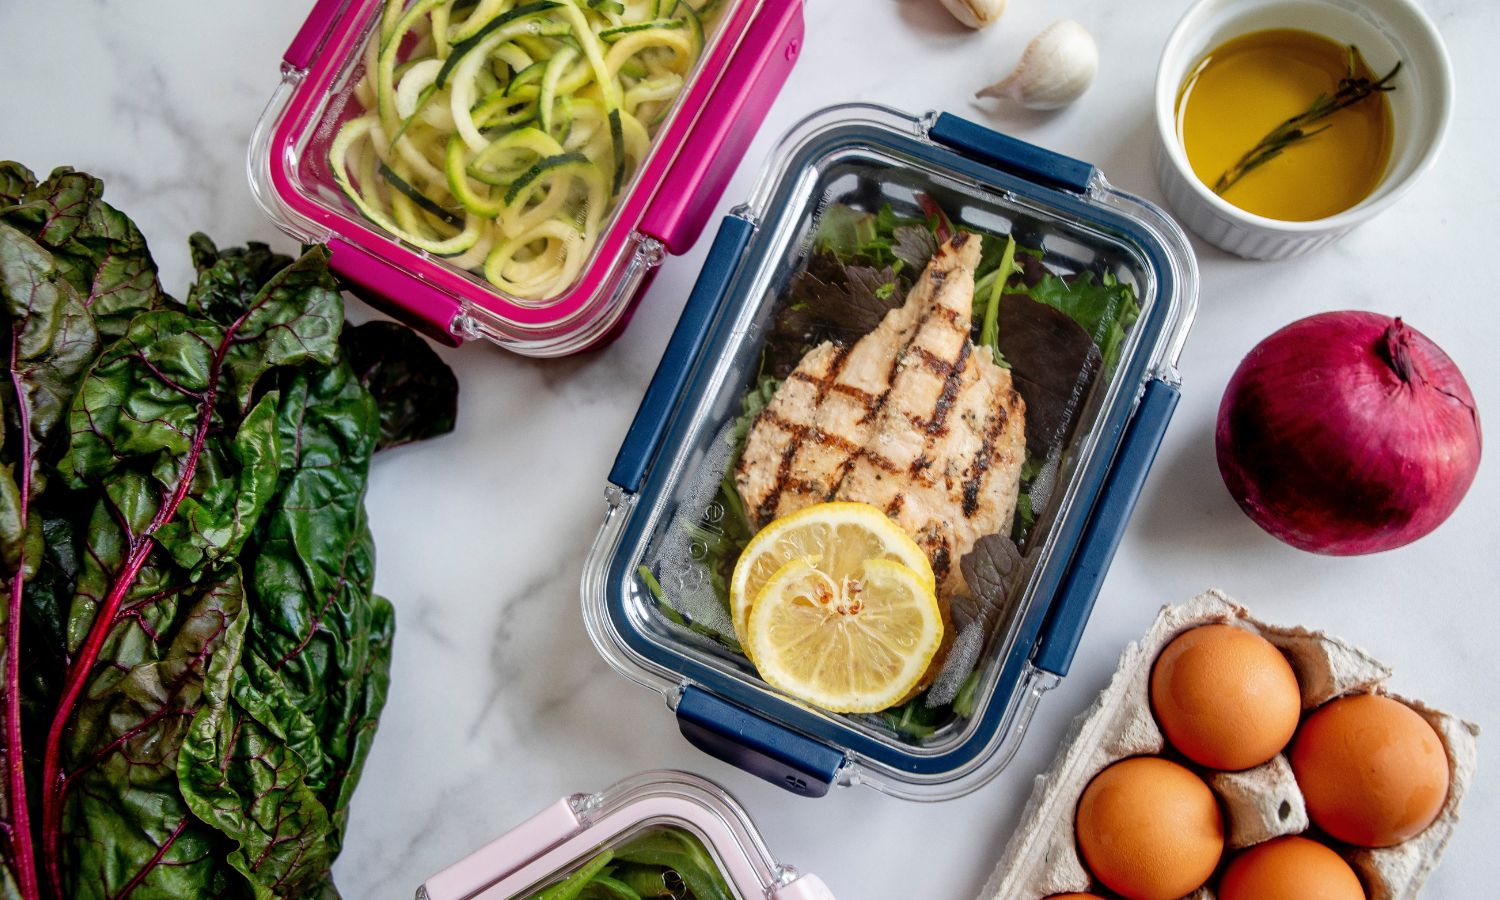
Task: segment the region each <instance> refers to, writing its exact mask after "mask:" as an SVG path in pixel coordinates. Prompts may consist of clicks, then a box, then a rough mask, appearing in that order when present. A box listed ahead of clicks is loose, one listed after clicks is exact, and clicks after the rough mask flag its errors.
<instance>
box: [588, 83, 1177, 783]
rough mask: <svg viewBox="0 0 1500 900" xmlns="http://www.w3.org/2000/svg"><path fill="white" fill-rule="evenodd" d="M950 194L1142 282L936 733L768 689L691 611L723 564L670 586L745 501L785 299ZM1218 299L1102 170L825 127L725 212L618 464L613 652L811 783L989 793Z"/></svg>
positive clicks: (611, 498)
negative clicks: (819, 248) (865, 223)
mask: <svg viewBox="0 0 1500 900" xmlns="http://www.w3.org/2000/svg"><path fill="white" fill-rule="evenodd" d="M934 205H935V206H936V207H937V208H940V209H942V210H943V211H944V212H945V213H946V215H947V216H948V217H949V218H950V219H951V221H952V225H953V226H954V227H955V228H958V229H963V230H969V231H975V232H979V233H982V234H986V235H996V236H1003V235H1013V236H1015V238H1016V240H1017V243H1018V244H1019V245H1021V246H1023V247H1026V248H1030V249H1031V250H1032V252H1033V253H1036V252H1039V253H1040V259H1041V261H1042V262H1043V263H1044V264H1045V266H1046V268H1047V269H1048V270H1050V271H1051V272H1052V273H1055V274H1056V275H1058V276H1079V277H1085V276H1088V277H1093V278H1096V279H1098V280H1100V281H1101V282H1102V283H1105V284H1120V285H1127V286H1129V288H1130V289H1131V291H1132V292H1133V294H1134V297H1135V301H1136V302H1137V303H1138V306H1139V313H1138V315H1135V316H1133V319H1134V321H1133V322H1131V323H1129V324H1128V327H1127V328H1126V329H1125V331H1124V333H1123V338H1122V339H1121V340H1119V341H1118V343H1117V345H1115V346H1113V347H1112V349H1111V351H1110V353H1109V356H1108V362H1107V363H1106V364H1105V365H1104V366H1103V367H1102V368H1100V369H1096V370H1094V371H1095V372H1097V373H1099V374H1098V377H1094V376H1093V375H1090V376H1089V377H1088V378H1084V379H1080V380H1079V381H1078V382H1077V383H1078V384H1080V385H1082V388H1080V389H1079V390H1077V391H1075V392H1074V395H1073V397H1072V399H1071V400H1070V401H1069V402H1070V415H1071V417H1072V419H1071V421H1072V422H1073V423H1074V424H1073V425H1072V426H1071V427H1070V430H1069V431H1068V432H1067V435H1068V436H1067V437H1066V439H1065V441H1063V442H1061V443H1059V444H1058V445H1057V449H1056V450H1055V451H1054V452H1053V453H1052V454H1050V455H1049V465H1050V466H1052V471H1051V473H1050V474H1049V475H1048V476H1047V478H1048V480H1049V485H1050V488H1049V490H1048V491H1046V494H1045V499H1044V500H1043V501H1041V502H1040V504H1039V508H1036V509H1035V510H1034V513H1035V522H1034V524H1032V525H1031V526H1030V530H1029V531H1028V532H1026V533H1025V535H1024V537H1022V538H1021V550H1022V557H1021V563H1020V566H1019V569H1018V570H1016V573H1015V575H1014V577H1013V578H1012V579H1011V580H1010V581H1009V582H1008V587H1007V592H1008V594H1009V596H1008V597H1007V599H1006V602H1005V604H1004V605H1003V609H1004V610H1005V613H1004V614H1003V616H1002V617H1001V618H1000V620H999V621H998V622H994V623H993V624H991V625H990V627H989V629H988V633H987V634H986V635H984V639H983V642H982V646H983V651H982V653H980V654H979V656H978V662H977V664H975V668H974V670H973V673H972V676H971V678H970V679H969V681H968V683H967V686H966V688H967V694H966V696H965V699H964V701H963V702H962V703H961V704H951V705H950V706H944V707H941V713H942V714H941V716H940V717H939V719H938V720H935V721H931V722H929V723H927V724H926V726H925V727H923V728H922V729H920V730H919V731H915V732H914V731H912V730H910V729H904V728H902V727H900V726H899V723H893V722H892V720H891V719H890V718H889V717H883V716H874V715H839V714H834V713H829V712H825V711H823V710H820V709H817V708H814V707H812V706H809V705H807V704H805V703H803V702H801V701H799V700H797V699H795V698H792V697H790V696H788V695H786V694H784V693H782V692H780V691H777V690H776V689H774V688H772V687H770V686H769V685H767V684H766V683H765V682H764V681H762V680H761V679H760V677H759V676H758V675H757V674H756V671H755V668H754V667H753V666H752V665H751V664H750V663H749V662H748V660H746V659H745V657H744V656H743V655H741V654H740V653H738V652H736V651H735V650H734V649H732V646H726V643H731V644H732V642H726V641H724V640H722V639H716V638H715V637H714V634H713V632H714V629H712V628H709V627H704V623H703V622H701V621H694V620H693V616H692V615H691V614H689V615H686V616H685V615H684V614H683V610H682V609H681V608H680V606H678V605H677V604H675V603H673V602H671V600H672V594H673V593H674V592H676V591H695V590H702V589H703V588H704V585H705V584H706V583H708V582H711V581H712V578H713V576H712V574H711V573H710V572H709V571H707V570H706V569H701V570H699V571H696V572H695V571H694V570H693V568H692V566H691V565H688V566H686V567H683V566H676V567H674V569H673V572H672V573H671V579H670V580H661V581H660V583H658V578H657V577H656V576H655V575H654V574H653V570H654V569H656V568H657V561H658V560H660V559H662V558H663V556H664V554H665V555H671V556H673V557H674V558H680V557H682V556H683V554H684V553H685V554H686V555H687V557H688V558H690V559H691V558H698V557H701V556H702V555H703V554H702V551H703V550H704V548H705V546H706V541H708V540H711V539H712V534H713V533H714V530H715V528H716V524H717V523H720V522H722V521H723V520H724V517H725V516H726V515H728V514H729V512H730V511H729V510H726V509H725V504H722V503H719V502H718V501H717V500H716V499H714V497H715V494H714V491H713V489H714V488H716V487H717V486H718V484H719V481H720V479H721V477H722V476H723V473H724V470H725V465H726V459H727V457H728V454H727V452H726V450H725V449H724V445H725V444H726V438H725V435H726V429H727V428H728V427H730V424H731V423H733V422H734V421H735V419H736V418H737V417H739V416H740V415H741V412H742V407H741V400H742V398H743V397H744V396H745V394H746V393H747V391H749V390H750V389H752V388H753V387H754V386H755V384H756V382H757V376H758V374H759V373H758V369H759V366H760V365H761V348H762V345H763V344H764V342H765V340H766V338H767V335H768V334H769V333H770V331H771V329H772V328H773V326H774V323H775V315H776V312H777V305H778V303H780V302H785V301H784V299H783V298H784V297H785V295H786V293H787V290H788V286H789V285H790V284H791V283H792V279H794V278H795V277H797V276H798V275H799V274H800V273H802V272H804V271H805V270H806V268H807V266H808V263H809V258H810V256H811V255H812V254H813V252H814V250H815V236H816V235H818V234H819V227H820V221H821V220H822V218H823V217H824V215H825V214H826V213H827V212H828V210H830V209H832V208H834V207H835V206H844V207H849V208H852V209H853V210H855V211H857V212H863V213H877V212H878V211H880V210H882V209H888V210H889V211H890V214H894V215H896V216H907V217H912V218H913V219H918V218H924V217H926V216H928V215H929V213H930V211H931V209H932V208H933V207H934ZM845 214H847V213H845ZM1197 292H1198V272H1197V265H1196V262H1195V260H1194V258H1193V254H1192V251H1191V249H1190V248H1189V246H1188V242H1187V239H1186V237H1185V236H1184V235H1183V233H1182V231H1181V229H1180V228H1178V227H1177V225H1176V224H1175V223H1174V222H1172V221H1171V220H1170V219H1169V218H1168V217H1167V216H1166V215H1165V214H1163V213H1162V212H1161V211H1160V210H1159V209H1157V208H1156V207H1155V206H1153V205H1152V204H1150V203H1149V202H1147V201H1144V200H1141V199H1139V198H1137V197H1133V196H1131V195H1129V194H1126V193H1123V192H1121V191H1118V190H1115V189H1114V188H1112V187H1111V186H1110V185H1109V183H1108V182H1107V181H1106V180H1105V179H1104V177H1103V175H1102V174H1101V173H1100V172H1099V171H1098V170H1097V169H1095V168H1094V167H1093V166H1090V165H1088V164H1086V163H1082V162H1079V161H1077V160H1073V159H1069V158H1066V157H1063V156H1059V155H1057V154H1055V153H1051V152H1049V151H1046V150H1042V149H1040V148H1037V147H1034V146H1032V145H1029V144H1026V143H1023V142H1021V141H1018V140H1016V139H1014V138H1011V137H1008V136H1005V135H1002V134H999V133H997V132H994V131H991V130H988V129H985V128H983V127H980V126H978V125H975V124H973V123H971V122H968V121H965V120H963V119H960V118H958V117H955V116H952V115H949V114H935V113H932V114H928V115H926V116H923V117H920V118H914V117H911V116H908V115H903V114H901V113H898V112H895V111H893V110H889V109H885V108H881V107H875V106H865V105H850V106H841V107H834V108H831V109H829V110H826V111H824V112H821V113H818V114H816V115H813V116H811V117H810V118H808V119H807V120H805V121H804V122H802V123H801V124H800V125H798V126H797V127H795V128H794V129H793V130H792V131H791V132H790V133H789V134H788V135H787V136H786V137H785V138H784V139H783V141H782V143H781V144H780V146H779V148H778V150H777V153H776V156H775V157H774V159H773V161H772V163H771V165H770V166H769V167H768V169H767V171H766V172H765V173H764V175H763V176H762V178H761V180H760V182H759V184H758V186H757V187H756V189H755V191H754V193H753V195H752V196H751V197H750V199H749V201H748V202H747V203H746V204H745V205H743V206H741V207H738V208H736V209H735V210H734V211H733V212H732V213H731V214H730V215H729V216H728V217H726V218H725V220H724V222H723V223H722V225H721V227H720V229H719V233H718V236H717V238H716V239H715V241H714V245H713V248H712V250H711V251H710V253H709V256H708V259H707V262H706V263H705V266H704V270H703V272H702V275H701V276H700V278H699V280H698V282H697V285H696V286H695V288H694V290H693V292H692V294H691V296H690V297H689V298H688V301H687V304H686V307H685V308H684V311H683V314H682V318H681V320H680V321H679V324H678V326H677V329H676V331H675V332H674V334H673V335H672V338H671V340H670V342H669V343H668V345H667V349H666V352H665V354H664V357H663V359H662V362H661V364H660V367H659V368H658V370H657V372H656V375H655V377H654V378H653V380H652V382H651V384H650V387H649V388H648V390H647V392H646V395H645V398H644V400H643V401H642V404H641V408H640V411H639V412H638V414H637V416H636V419H635V421H634V423H633V424H632V426H631V428H630V431H629V433H628V434H627V436H626V438H625V441H624V444H623V446H622V447H621V449H620V452H619V456H618V458H617V459H616V462H615V465H614V469H613V470H612V471H611V473H610V476H609V483H608V485H607V487H606V491H605V496H606V500H607V503H608V510H607V512H606V515H605V520H604V525H603V527H602V528H601V529H600V532H599V535H598V537H597V539H596V541H595V543H594V547H593V549H592V552H591V554H590V558H589V561H588V565H587V566H586V568H585V572H584V577H583V586H582V590H583V605H584V617H585V621H586V623H587V626H588V629H589V634H590V636H591V637H592V639H593V641H594V643H595V645H596V646H597V647H598V648H599V650H600V652H601V653H602V654H603V655H604V656H605V658H606V659H607V660H609V661H610V663H611V664H612V665H613V666H614V667H615V668H616V669H618V670H619V671H620V672H621V673H623V674H624V675H626V676H627V677H629V678H631V679H632V680H635V681H637V682H639V683H641V684H643V685H645V686H647V687H650V688H653V689H654V690H657V691H659V692H661V693H662V694H663V696H664V697H665V698H666V700H667V703H668V705H669V706H670V707H671V708H672V710H673V711H674V712H675V714H676V717H677V720H678V724H679V726H680V728H681V730H682V732H683V734H684V735H685V736H686V737H687V738H688V739H689V740H690V741H692V742H693V743H694V744H695V745H697V746H698V747H700V748H702V749H703V750H705V751H707V752H709V753H711V754H713V755H715V756H717V757H719V758H721V759H724V760H727V761H729V762H731V763H732V764H734V765H737V766H740V767H741V768H744V769H746V770H748V771H751V772H753V773H755V774H757V775H760V776H761V777H763V778H766V779H767V780H769V781H771V782H773V783H776V784H779V785H781V786H783V787H785V788H787V789H788V790H791V791H793V792H796V793H800V794H804V795H810V796H820V795H822V794H824V793H826V792H827V791H828V789H829V787H830V786H831V785H834V784H843V785H849V784H868V785H870V786H872V787H875V788H876V789H878V790H881V791H884V792H886V793H890V794H893V795H897V796H901V797H906V798H911V799H923V800H940V799H946V798H951V797H956V796H960V795H963V794H966V793H968V792H970V791H973V790H975V789H976V788H978V787H979V786H980V785H982V784H984V783H985V782H986V781H988V780H989V779H990V778H992V777H994V775H995V774H996V773H997V772H999V770H1000V769H1002V768H1003V767H1004V766H1005V764H1006V763H1007V762H1008V761H1009V759H1010V758H1011V756H1012V755H1013V754H1014V752H1015V748H1016V745H1017V742H1018V741H1019V740H1020V738H1021V736H1022V735H1023V733H1024V732H1025V729H1026V725H1027V724H1028V722H1029V720H1030V718H1031V715H1032V712H1033V711H1034V709H1035V707H1036V704H1037V702H1038V700H1039V699H1040V698H1041V696H1042V695H1043V694H1044V693H1045V692H1046V691H1047V690H1048V689H1050V688H1051V687H1053V686H1055V685H1056V684H1057V683H1058V682H1059V680H1060V679H1061V678H1062V677H1063V676H1065V675H1066V674H1067V672H1068V667H1069V664H1070V662H1071V660H1072V656H1073V653H1074V651H1075V650H1076V648H1077V646H1078V641H1079V638H1080V636H1081V634H1082V630H1083V628H1084V625H1085V623H1086V622H1087V619H1088V616H1089V613H1090V611H1091V610H1092V607H1093V604H1094V599H1095V597H1096V595H1097V593H1098V590H1099V586H1100V583H1101V582H1102V580H1103V578H1104V574H1105V571H1106V569H1107V568H1108V565H1109V562H1110V559H1111V557H1112V556H1113V554H1114V551H1115V548H1116V547H1117V546H1118V543H1119V540H1120V537H1121V535H1122V533H1123V531H1124V529H1125V526H1126V524H1127V521H1128V519H1129V517H1130V514H1131V511H1132V509H1133V507H1134V505H1135V501H1136V499H1137V497H1138V496H1139V494H1140V490H1141V486H1142V484H1143V482H1144V480H1145V478H1146V474H1147V472H1148V470H1149V469H1150V466H1151V463H1152V461H1153V459H1154V458H1155V455H1156V451H1157V448H1158V447H1159V446H1160V442H1161V438H1162V435H1163V433H1164V431H1165V429H1166V427H1167V423H1168V420H1169V419H1170V417H1171V415H1172V411H1173V409H1174V408H1175V406H1176V402H1177V398H1178V390H1179V379H1178V376H1177V370H1176V362H1177V359H1178V356H1179V353H1180V351H1181V348H1182V344H1183V341H1184V340H1185V338H1186V335H1187V331H1188V328H1189V325H1190V324H1191V321H1192V317H1193V312H1194V309H1195V306H1196V302H1197ZM976 303H977V301H976ZM705 486H707V489H705ZM1038 493H1040V492H1038ZM664 595H665V596H664Z"/></svg>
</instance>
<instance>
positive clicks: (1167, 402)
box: [1032, 378, 1182, 677]
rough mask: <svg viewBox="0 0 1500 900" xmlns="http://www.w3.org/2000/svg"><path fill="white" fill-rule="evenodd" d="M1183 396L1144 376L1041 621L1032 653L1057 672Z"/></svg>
mask: <svg viewBox="0 0 1500 900" xmlns="http://www.w3.org/2000/svg"><path fill="white" fill-rule="evenodd" d="M1181 396H1182V394H1181V392H1180V391H1178V389H1177V388H1176V387H1175V386H1173V385H1170V384H1168V383H1167V382H1165V381H1162V380H1161V379H1159V378H1153V379H1152V380H1150V381H1148V382H1146V389H1145V392H1144V393H1143V394H1142V395H1141V401H1140V404H1139V405H1137V407H1136V410H1135V415H1134V417H1132V418H1131V420H1130V425H1129V426H1128V427H1127V428H1126V429H1125V436H1124V437H1123V438H1122V439H1121V441H1120V449H1119V453H1118V454H1117V455H1116V457H1115V464H1114V466H1112V467H1111V468H1110V471H1109V477H1108V478H1106V479H1105V482H1104V486H1103V488H1101V489H1100V491H1099V500H1098V501H1097V503H1096V504H1095V506H1094V509H1093V512H1092V513H1091V514H1090V515H1089V520H1088V524H1087V525H1085V526H1084V530H1083V537H1082V538H1081V539H1080V540H1079V542H1078V548H1077V550H1075V551H1074V553H1073V561H1072V564H1071V565H1070V566H1069V568H1068V574H1067V576H1066V578H1065V579H1064V581H1063V583H1062V587H1061V588H1060V589H1059V590H1058V593H1057V598H1056V599H1055V600H1054V601H1053V603H1052V608H1051V611H1050V612H1049V613H1048V617H1047V622H1046V624H1045V625H1044V626H1043V627H1042V637H1041V641H1040V643H1039V644H1038V646H1037V651H1036V654H1035V655H1034V656H1033V657H1032V664H1033V665H1035V666H1036V667H1037V668H1039V669H1042V670H1044V671H1047V672H1051V673H1052V674H1054V675H1057V676H1059V677H1062V676H1064V675H1067V674H1068V669H1069V667H1070V666H1071V665H1072V664H1073V654H1074V653H1076V652H1078V643H1079V642H1080V641H1081V640H1083V629H1084V626H1086V625H1087V624H1088V621H1089V614H1090V613H1091V612H1093V610H1094V601H1095V600H1096V599H1097V598H1098V596H1099V588H1100V586H1102V585H1103V584H1104V576H1105V574H1106V573H1107V572H1108V571H1109V563H1110V560H1112V559H1114V556H1115V550H1117V549H1119V546H1120V539H1121V538H1122V537H1124V536H1125V528H1126V526H1127V525H1129V524H1130V514H1131V512H1133V511H1134V510H1135V504H1136V501H1137V500H1139V499H1140V496H1141V489H1142V488H1143V487H1145V484H1146V476H1147V474H1149V473H1150V471H1151V464H1152V463H1153V462H1154V461H1155V460H1156V453H1157V451H1158V450H1160V449H1161V441H1162V437H1163V436H1165V435H1166V432H1167V424H1168V423H1169V422H1171V421H1172V412H1173V411H1174V410H1176V409H1177V401H1178V399H1179V398H1180V397H1181Z"/></svg>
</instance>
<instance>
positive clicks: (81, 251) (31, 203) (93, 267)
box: [0, 168, 172, 338]
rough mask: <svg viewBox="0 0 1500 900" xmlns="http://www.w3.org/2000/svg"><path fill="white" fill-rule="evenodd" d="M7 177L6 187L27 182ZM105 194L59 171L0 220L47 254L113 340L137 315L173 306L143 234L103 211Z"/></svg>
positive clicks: (85, 178)
mask: <svg viewBox="0 0 1500 900" xmlns="http://www.w3.org/2000/svg"><path fill="white" fill-rule="evenodd" d="M11 171H12V174H11V175H10V176H9V178H7V179H4V180H5V181H8V182H11V183H20V180H21V178H24V176H21V178H18V176H17V175H16V174H15V173H14V170H11ZM26 174H29V173H26ZM0 190H4V189H3V188H0ZM7 193H8V191H7ZM103 194H104V184H103V182H101V181H100V180H99V179H97V178H94V177H92V176H90V175H87V174H85V173H83V172H75V171H73V170H72V169H68V168H61V169H57V170H56V171H54V172H53V173H52V175H51V176H50V177H48V178H47V180H46V181H43V182H41V183H40V184H35V185H33V186H32V187H31V188H30V189H29V190H27V191H26V192H25V193H24V194H23V195H22V196H21V197H19V198H18V199H17V200H16V201H15V203H14V205H11V206H9V207H8V208H4V209H0V220H4V221H6V222H8V223H9V224H11V225H13V226H14V227H16V228H18V229H20V230H21V231H23V232H26V233H27V234H28V235H30V236H31V237H32V238H34V239H35V240H36V241H37V243H39V244H41V245H42V246H43V247H45V248H46V249H47V250H48V251H50V252H51V253H52V255H53V256H54V258H55V259H56V260H57V265H58V268H59V269H60V270H61V271H62V273H63V275H64V277H65V278H67V280H68V281H69V283H71V284H72V285H73V288H74V289H75V290H76V291H77V292H78V294H79V296H80V297H81V298H83V303H84V305H85V306H87V307H88V308H89V310H90V312H92V314H93V317H94V324H95V326H96V327H97V328H98V330H99V333H100V334H102V335H104V336H105V337H106V338H114V337H117V336H119V335H121V334H123V333H124V332H125V329H126V327H127V326H128V325H129V323H130V320H131V319H132V318H134V317H135V315H136V314H137V313H141V312H145V311H148V310H153V309H162V308H165V307H166V306H168V305H170V304H171V302H172V300H171V298H170V297H168V296H167V295H166V293H165V292H164V291H163V290H162V288H161V282H160V281H159V280H158V279H157V275H156V263H155V261H154V260H152V258H151V252H150V251H149V250H148V249H147V248H146V239H145V238H144V237H143V236H142V235H141V232H140V229H138V228H136V226H135V223H133V222H131V221H130V219H128V218H126V217H125V216H124V215H123V214H122V213H121V212H120V211H119V210H117V209H115V208H114V207H113V206H110V205H109V204H108V203H105V202H104V201H103V199H101V198H102V197H103Z"/></svg>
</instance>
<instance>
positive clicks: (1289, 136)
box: [1214, 44, 1401, 194]
mask: <svg viewBox="0 0 1500 900" xmlns="http://www.w3.org/2000/svg"><path fill="white" fill-rule="evenodd" d="M1365 68H1366V67H1365V65H1364V59H1363V57H1361V56H1360V55H1359V48H1358V47H1355V46H1354V45H1353V44H1351V45H1349V73H1348V74H1347V75H1345V76H1344V77H1343V78H1341V79H1339V86H1338V90H1336V91H1334V92H1333V94H1332V96H1330V95H1328V94H1319V95H1318V99H1316V100H1314V101H1313V102H1312V105H1310V106H1308V108H1307V110H1306V111H1305V112H1303V113H1301V114H1299V115H1295V116H1292V117H1291V118H1290V119H1287V120H1286V121H1285V122H1282V123H1281V124H1280V125H1277V126H1276V127H1275V128H1273V129H1271V131H1270V132H1269V133H1268V134H1267V135H1266V136H1265V137H1263V138H1261V139H1260V143H1258V144H1256V145H1255V146H1254V147H1251V148H1250V150H1249V152H1247V153H1246V154H1245V155H1244V156H1241V157H1240V158H1239V161H1238V162H1236V163H1235V164H1234V165H1232V166H1230V167H1229V168H1228V169H1226V170H1224V174H1223V175H1220V176H1219V180H1218V181H1216V182H1214V193H1216V194H1223V193H1224V192H1225V191H1227V190H1229V189H1230V188H1232V187H1234V186H1235V184H1236V183H1237V182H1238V181H1239V180H1240V179H1241V178H1244V177H1245V176H1246V175H1248V174H1250V173H1251V172H1253V171H1255V170H1256V169H1258V168H1260V167H1261V166H1263V165H1265V164H1266V163H1268V162H1270V161H1271V160H1273V159H1275V158H1276V157H1278V156H1280V155H1281V154H1282V153H1284V152H1286V149H1287V148H1288V147H1291V146H1293V145H1295V144H1299V143H1301V142H1302V141H1305V140H1307V139H1308V138H1310V137H1312V136H1313V135H1315V134H1318V133H1320V132H1322V131H1324V130H1326V129H1327V128H1329V126H1328V125H1323V126H1322V127H1319V128H1309V127H1308V126H1309V125H1313V124H1315V123H1317V122H1320V121H1322V120H1324V119H1326V118H1328V117H1329V116H1331V115H1333V114H1334V113H1336V112H1338V111H1339V110H1342V109H1348V108H1349V107H1351V106H1353V105H1354V104H1356V103H1360V102H1362V101H1363V100H1365V99H1366V98H1368V97H1372V96H1374V95H1375V94H1381V93H1385V92H1387V91H1394V90H1395V89H1396V86H1395V85H1394V84H1391V79H1392V78H1395V77H1396V73H1397V72H1399V71H1401V63H1400V62H1399V61H1398V62H1397V63H1396V65H1395V66H1394V67H1392V69H1391V70H1390V71H1389V72H1387V73H1386V74H1385V77H1384V78H1381V79H1378V80H1376V81H1371V80H1370V79H1369V78H1366V77H1365V76H1363V75H1361V74H1359V73H1360V71H1362V70H1364V69H1365Z"/></svg>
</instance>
